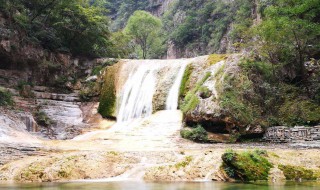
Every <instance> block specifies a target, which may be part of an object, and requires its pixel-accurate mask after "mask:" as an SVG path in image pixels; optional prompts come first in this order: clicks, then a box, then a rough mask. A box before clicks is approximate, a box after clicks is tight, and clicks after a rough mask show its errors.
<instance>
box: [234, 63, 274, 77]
mask: <svg viewBox="0 0 320 190" xmlns="http://www.w3.org/2000/svg"><path fill="white" fill-rule="evenodd" d="M239 66H240V67H241V68H242V69H243V71H244V72H246V73H250V72H251V73H254V74H257V75H259V76H262V77H263V78H264V80H266V81H272V80H273V79H274V78H275V77H276V76H275V68H274V67H273V66H272V65H271V64H269V63H267V62H262V61H252V60H248V59H246V60H243V61H242V62H240V64H239Z"/></svg>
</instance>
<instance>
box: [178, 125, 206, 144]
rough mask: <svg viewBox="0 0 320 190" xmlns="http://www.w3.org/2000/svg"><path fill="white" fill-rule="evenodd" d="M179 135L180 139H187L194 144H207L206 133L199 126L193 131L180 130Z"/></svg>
mask: <svg viewBox="0 0 320 190" xmlns="http://www.w3.org/2000/svg"><path fill="white" fill-rule="evenodd" d="M180 135H181V137H182V138H185V139H189V140H192V141H195V142H207V141H208V133H207V131H206V130H205V129H204V128H203V127H202V126H200V125H198V126H197V127H196V128H193V129H182V130H181V131H180Z"/></svg>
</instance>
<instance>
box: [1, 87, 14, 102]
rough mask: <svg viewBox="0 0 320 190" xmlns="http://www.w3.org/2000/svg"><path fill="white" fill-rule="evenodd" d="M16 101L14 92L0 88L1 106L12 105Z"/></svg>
mask: <svg viewBox="0 0 320 190" xmlns="http://www.w3.org/2000/svg"><path fill="white" fill-rule="evenodd" d="M13 104H14V101H13V99H12V94H11V92H10V91H8V90H4V89H0V106H12V105H13Z"/></svg>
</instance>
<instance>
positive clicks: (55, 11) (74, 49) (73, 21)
mask: <svg viewBox="0 0 320 190" xmlns="http://www.w3.org/2000/svg"><path fill="white" fill-rule="evenodd" d="M105 3H106V2H105V0H95V1H94V2H93V1H91V0H68V1H65V0H33V1H29V0H10V1H9V0H0V11H1V12H2V13H4V14H5V16H6V17H7V18H9V19H8V20H9V21H11V22H10V23H11V26H10V28H14V29H15V30H17V31H19V32H20V33H21V34H22V35H24V36H23V37H21V39H22V42H25V41H26V42H27V43H30V42H32V43H34V44H36V45H41V46H42V47H43V48H45V49H49V50H51V51H63V52H70V53H72V54H74V55H85V56H93V57H96V56H109V55H110V51H111V50H112V49H113V48H112V43H111V40H110V35H111V33H110V32H109V19H108V17H107V16H106V15H107V12H108V10H107V9H106V8H105ZM22 42H21V43H22Z"/></svg>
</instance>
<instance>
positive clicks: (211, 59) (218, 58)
mask: <svg viewBox="0 0 320 190" xmlns="http://www.w3.org/2000/svg"><path fill="white" fill-rule="evenodd" d="M227 58H228V55H227V54H211V55H209V58H208V63H209V65H214V64H216V63H218V62H220V61H222V60H226V59H227Z"/></svg>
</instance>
